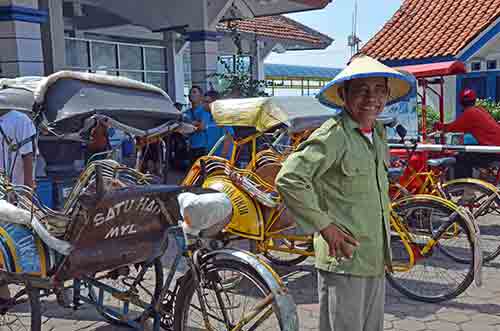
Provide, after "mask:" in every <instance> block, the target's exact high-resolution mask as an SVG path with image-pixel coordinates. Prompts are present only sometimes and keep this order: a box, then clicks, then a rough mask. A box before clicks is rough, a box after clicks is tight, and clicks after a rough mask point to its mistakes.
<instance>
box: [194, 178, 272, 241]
mask: <svg viewBox="0 0 500 331" xmlns="http://www.w3.org/2000/svg"><path fill="white" fill-rule="evenodd" d="M203 187H205V188H211V189H213V190H216V191H219V192H224V193H226V194H227V196H228V197H229V199H230V200H231V203H232V205H233V216H232V218H231V222H230V223H229V224H228V226H227V228H226V231H227V232H230V233H233V234H236V235H238V236H241V237H244V238H249V239H255V240H263V239H264V221H263V217H262V211H261V210H260V207H259V205H258V204H257V203H255V202H254V201H253V199H252V198H251V197H250V196H249V195H248V194H246V193H245V192H243V191H242V190H241V189H240V188H238V187H237V186H236V185H235V184H234V183H233V182H232V181H231V179H230V178H228V177H226V176H221V175H216V176H210V177H208V178H207V179H206V180H205V182H204V183H203Z"/></svg>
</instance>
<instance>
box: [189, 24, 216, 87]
mask: <svg viewBox="0 0 500 331" xmlns="http://www.w3.org/2000/svg"><path fill="white" fill-rule="evenodd" d="M187 35H188V40H189V41H190V42H191V43H190V48H191V81H192V84H193V85H199V86H200V87H201V88H202V89H203V90H204V91H207V90H209V89H210V85H209V76H210V75H211V74H214V73H216V72H217V56H218V33H217V32H215V31H191V32H188V33H187Z"/></svg>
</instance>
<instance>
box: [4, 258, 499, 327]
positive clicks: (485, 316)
mask: <svg viewBox="0 0 500 331" xmlns="http://www.w3.org/2000/svg"><path fill="white" fill-rule="evenodd" d="M174 254H175V251H174V249H170V250H169V251H168V252H167V254H166V257H165V258H164V260H165V261H171V260H172V255H174ZM497 260H498V262H493V263H491V264H490V265H488V266H486V267H484V268H483V279H484V285H483V287H481V288H475V287H474V286H473V285H472V286H471V287H470V288H469V289H468V290H467V291H466V292H465V293H464V294H462V295H461V296H459V297H458V298H456V299H454V300H451V301H448V302H445V303H441V304H428V303H422V302H416V301H412V300H409V299H407V298H405V297H404V296H402V295H401V294H399V293H398V292H396V291H395V290H394V289H392V288H391V287H390V285H387V296H386V306H385V311H386V313H385V329H386V330H391V331H418V330H425V331H427V330H429V331H430V330H436V331H447V330H450V331H452V330H462V331H469V330H471V331H490V330H496V331H500V272H499V268H500V258H499V259H497ZM279 273H280V274H281V275H282V276H283V277H284V279H285V280H286V282H287V285H288V287H289V289H290V291H291V293H292V294H293V296H294V299H295V301H296V303H297V306H298V311H299V318H300V325H301V331H309V330H317V329H318V316H319V305H318V301H317V290H316V286H317V281H316V274H315V272H314V270H313V267H312V265H311V261H306V262H305V263H303V264H302V265H301V266H299V267H295V268H288V269H280V270H279ZM424 282H425V280H424V281H423V282H422V284H424ZM43 320H44V325H43V330H50V331H77V330H86V331H87V330H88V331H94V330H96V331H112V330H126V329H124V328H118V327H116V326H111V325H109V324H107V323H106V322H104V321H103V320H102V318H101V317H100V316H99V314H98V313H96V311H95V310H94V308H93V307H89V306H83V307H82V308H81V309H80V310H78V311H72V310H68V309H63V308H60V307H59V306H57V304H56V303H55V302H54V300H49V302H46V304H45V306H44V319H43ZM7 330H8V329H7ZM0 331H4V330H3V329H2V327H0Z"/></svg>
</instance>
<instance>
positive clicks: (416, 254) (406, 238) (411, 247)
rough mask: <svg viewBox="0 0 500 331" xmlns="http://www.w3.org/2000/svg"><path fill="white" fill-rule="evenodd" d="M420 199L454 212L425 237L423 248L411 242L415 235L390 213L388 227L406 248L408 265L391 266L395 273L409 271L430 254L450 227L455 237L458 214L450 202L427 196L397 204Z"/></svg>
mask: <svg viewBox="0 0 500 331" xmlns="http://www.w3.org/2000/svg"><path fill="white" fill-rule="evenodd" d="M422 198H425V199H429V200H433V201H436V202H439V203H442V204H445V205H446V206H448V207H450V208H451V209H452V210H455V212H454V213H453V214H452V215H451V216H450V217H449V218H448V220H446V221H445V222H443V224H441V225H440V227H439V228H438V229H437V230H436V231H432V233H431V235H430V236H426V238H428V239H426V243H425V245H424V246H423V247H419V245H418V244H416V243H415V242H414V241H413V240H412V238H414V237H415V234H412V233H411V232H410V230H409V229H408V228H407V227H406V226H405V224H404V223H403V222H401V221H400V220H399V216H398V215H397V214H396V213H395V212H394V211H391V217H390V225H391V227H392V228H393V229H394V230H395V231H396V233H397V235H398V236H399V238H401V241H402V242H403V245H404V247H405V248H406V251H407V253H408V257H409V261H408V265H406V266H394V265H393V266H392V267H393V269H394V270H395V271H399V272H405V271H409V270H410V269H411V268H412V267H414V266H415V265H416V263H417V262H418V260H420V259H422V258H425V257H426V256H427V255H428V254H429V253H430V252H432V249H433V248H434V247H435V246H436V245H437V243H438V241H439V239H441V238H442V237H443V236H444V235H445V234H447V233H448V230H449V229H450V228H451V227H455V229H454V230H453V234H452V235H453V236H454V235H457V230H456V219H455V217H458V216H459V215H460V214H459V212H458V210H457V207H456V206H455V205H454V204H453V203H452V202H450V201H448V200H445V199H443V198H440V197H436V196H434V195H428V194H421V195H418V196H410V197H406V198H403V199H401V200H399V201H398V202H399V203H404V202H405V201H411V200H418V199H422ZM393 205H394V204H393ZM429 230H430V229H429Z"/></svg>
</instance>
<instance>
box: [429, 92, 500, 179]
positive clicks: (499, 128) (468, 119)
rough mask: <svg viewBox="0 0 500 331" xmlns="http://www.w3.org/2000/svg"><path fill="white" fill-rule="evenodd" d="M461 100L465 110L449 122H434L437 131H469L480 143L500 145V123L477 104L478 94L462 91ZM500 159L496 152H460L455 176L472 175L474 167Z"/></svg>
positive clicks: (487, 164)
mask: <svg viewBox="0 0 500 331" xmlns="http://www.w3.org/2000/svg"><path fill="white" fill-rule="evenodd" d="M458 98H459V101H460V104H461V105H462V107H463V108H464V112H463V113H462V114H460V115H459V116H458V118H457V119H456V120H455V121H453V122H451V123H448V124H444V123H441V122H438V123H436V124H434V130H435V131H442V132H463V133H469V134H471V135H472V136H474V138H475V139H476V141H477V142H478V143H479V145H483V146H500V124H498V123H497V122H496V121H495V119H494V118H493V117H492V116H491V115H490V113H488V112H487V111H486V109H484V108H483V107H481V106H477V105H476V100H477V95H476V92H474V91H473V90H471V89H468V88H466V89H464V90H462V92H460V95H459V97H458ZM498 160H500V156H499V155H498V154H494V153H480V154H478V153H460V154H458V155H457V163H456V165H455V178H470V177H472V173H473V168H475V167H488V166H489V164H490V163H491V162H494V161H498Z"/></svg>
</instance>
